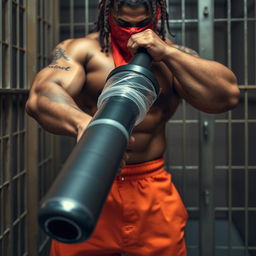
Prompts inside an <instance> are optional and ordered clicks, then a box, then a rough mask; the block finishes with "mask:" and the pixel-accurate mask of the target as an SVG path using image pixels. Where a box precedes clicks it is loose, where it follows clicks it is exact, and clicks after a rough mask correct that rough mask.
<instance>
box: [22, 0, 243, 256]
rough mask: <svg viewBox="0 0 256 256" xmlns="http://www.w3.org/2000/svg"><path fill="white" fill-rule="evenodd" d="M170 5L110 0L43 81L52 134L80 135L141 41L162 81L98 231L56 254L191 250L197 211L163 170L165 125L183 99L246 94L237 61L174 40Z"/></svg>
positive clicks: (35, 97)
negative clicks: (191, 215)
mask: <svg viewBox="0 0 256 256" xmlns="http://www.w3.org/2000/svg"><path fill="white" fill-rule="evenodd" d="M166 9H167V8H166V2H165V0H102V2H101V3H100V12H99V19H98V32H97V33H92V34H89V35H87V36H86V37H85V38H79V39H70V40H66V41H64V42H62V43H60V44H59V45H57V47H56V48H55V51H54V58H53V62H52V63H51V64H50V65H49V66H48V67H46V68H44V69H43V70H42V71H40V72H39V73H38V75H37V76H36V78H35V81H34V83H33V85H32V88H31V92H30V97H29V100H28V102H27V105H26V109H27V112H28V113H29V114H30V115H31V116H33V117H34V118H35V119H36V120H37V121H38V122H39V123H40V124H41V125H42V126H43V127H44V128H45V129H46V130H48V131H50V132H52V133H55V134H62V135H69V136H73V137H76V138H77V140H79V138H80V137H81V135H82V134H83V132H84V130H85V128H86V127H87V125H88V123H89V122H90V120H91V118H92V116H93V115H94V113H95V112H96V108H97V107H96V103H97V99H98V96H99V95H100V93H101V91H102V89H103V87H104V84H105V80H106V77H107V75H108V74H109V72H110V71H111V70H112V69H114V68H115V66H119V65H122V64H125V63H127V62H128V61H129V60H130V58H131V56H132V55H133V54H134V53H135V52H136V50H137V49H138V47H145V48H146V49H147V51H148V53H149V54H150V55H151V56H152V58H153V65H152V68H151V70H152V72H153V73H154V74H155V76H156V78H157V80H158V82H159V84H160V87H161V94H160V96H159V98H158V99H157V101H156V102H155V104H154V105H153V106H152V107H151V109H150V111H149V112H148V114H147V115H146V117H145V119H144V121H143V122H142V123H140V124H139V125H138V126H136V127H135V128H134V130H133V133H132V137H133V138H135V140H134V141H133V143H131V145H129V147H128V149H127V156H128V157H127V159H126V163H127V165H126V166H125V167H124V168H123V169H122V171H121V174H120V175H119V176H117V178H116V180H115V182H114V184H113V186H112V189H111V192H110V194H109V196H108V199H107V202H106V204H105V206H104V209H103V212H102V214H101V216H100V219H99V222H98V224H97V226H96V229H95V232H94V233H93V235H92V237H91V238H90V239H88V240H87V241H85V242H83V243H81V244H75V245H68V244H62V243H59V242H56V241H53V243H52V249H51V255H52V256H57V255H58V256H63V255H67V256H75V255H76V256H82V255H83V256H85V255H88V256H90V255H120V254H121V253H126V255H129V256H159V255H161V256H162V255H163V256H179V255H180V256H181V255H182V256H184V255H186V248H185V243H184V231H183V229H184V226H185V223H186V219H187V213H186V210H185V208H184V206H183V204H182V202H181V200H180V197H179V195H178V193H177V191H176V189H175V187H174V185H173V184H172V182H171V175H170V174H168V173H167V172H166V171H165V170H164V169H163V165H164V161H163V158H162V157H163V154H164V151H165V146H166V143H165V125H166V122H167V121H168V120H169V119H170V118H171V117H172V115H173V114H174V112H175V110H176V109H177V107H178V104H179V102H180V101H181V99H185V100H186V101H187V102H188V103H190V104H191V105H192V106H193V107H195V108H197V109H199V110H201V111H204V112H207V113H221V112H224V111H227V110H229V109H231V108H233V107H234V106H235V105H236V104H237V103H238V96H239V90H238V87H237V84H236V83H237V81H236V77H235V75H234V74H233V73H232V72H231V71H230V70H229V69H228V68H227V67H225V66H223V65H222V64H220V63H217V62H215V61H211V60H206V59H202V58H200V57H198V56H197V55H196V54H195V53H194V52H193V51H191V50H189V49H187V48H184V47H179V46H177V45H175V44H173V43H172V42H171V41H170V40H168V39H166V27H167V28H168V30H169V24H168V14H167V12H166ZM159 20H161V26H160V27H159V26H158V21H159ZM113 143H114V142H113ZM103 161H104V160H103ZM99 178H100V177H99Z"/></svg>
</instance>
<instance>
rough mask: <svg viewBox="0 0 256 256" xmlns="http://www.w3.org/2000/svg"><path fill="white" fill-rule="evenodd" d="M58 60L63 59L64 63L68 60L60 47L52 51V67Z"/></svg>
mask: <svg viewBox="0 0 256 256" xmlns="http://www.w3.org/2000/svg"><path fill="white" fill-rule="evenodd" d="M59 59H64V60H66V61H69V58H68V57H67V56H66V55H65V50H63V49H62V48H60V47H57V48H56V49H55V51H54V54H53V60H52V63H51V64H52V65H54V64H57V61H58V60H59Z"/></svg>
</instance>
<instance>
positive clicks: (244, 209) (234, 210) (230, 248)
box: [214, 0, 256, 255]
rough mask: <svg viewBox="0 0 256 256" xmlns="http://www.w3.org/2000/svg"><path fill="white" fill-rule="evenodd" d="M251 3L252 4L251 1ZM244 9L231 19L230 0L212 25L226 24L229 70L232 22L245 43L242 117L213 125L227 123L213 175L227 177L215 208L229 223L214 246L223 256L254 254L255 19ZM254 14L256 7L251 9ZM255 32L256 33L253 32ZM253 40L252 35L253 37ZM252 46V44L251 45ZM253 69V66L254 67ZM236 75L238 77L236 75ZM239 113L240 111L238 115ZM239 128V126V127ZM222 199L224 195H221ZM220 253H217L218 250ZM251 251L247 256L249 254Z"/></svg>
mask: <svg viewBox="0 0 256 256" xmlns="http://www.w3.org/2000/svg"><path fill="white" fill-rule="evenodd" d="M251 2H252V1H251ZM242 3H243V8H242V14H243V15H242V16H243V17H239V18H237V17H233V15H232V12H231V9H232V5H235V3H234V2H232V1H231V0H227V17H226V18H221V19H219V18H218V19H217V18H216V19H215V20H214V22H215V24H216V23H218V22H223V21H224V22H225V23H226V26H227V49H228V51H227V65H228V66H229V67H230V68H232V66H233V65H234V61H233V56H234V54H235V49H232V45H233V44H232V38H231V37H232V33H233V31H232V29H231V28H232V24H235V22H241V23H242V24H243V33H242V34H241V33H240V34H241V37H242V38H243V42H244V46H243V47H242V48H241V50H242V52H243V55H242V58H243V61H242V62H243V64H242V65H241V69H243V73H244V76H243V78H242V79H240V81H241V83H243V85H242V84H240V85H239V88H240V90H241V92H242V97H241V100H242V101H241V102H240V105H243V106H244V107H243V109H241V111H243V118H242V115H241V116H239V117H237V116H236V115H237V113H236V112H235V111H229V112H228V115H227V118H226V119H222V118H219V116H216V119H215V124H216V125H218V124H227V137H228V147H227V152H228V159H227V165H216V166H215V170H216V172H220V171H225V172H227V174H228V176H227V182H228V183H227V194H228V198H227V199H228V200H227V205H226V207H220V206H218V205H216V206H215V212H216V214H217V213H218V212H227V214H228V215H227V216H228V218H227V220H228V230H227V243H226V245H225V246H224V245H220V244H217V245H216V246H215V250H216V253H217V252H220V251H221V250H222V253H227V255H234V253H236V254H237V253H240V255H251V254H250V253H255V252H256V251H255V242H254V244H253V246H252V243H251V245H250V244H249V242H250V241H249V227H250V222H249V213H252V212H254V216H255V218H256V212H255V210H256V208H255V207H249V205H248V202H249V197H248V193H249V171H255V169H256V168H255V167H256V166H255V165H252V164H250V163H249V159H248V156H249V153H250V152H249V141H250V135H249V132H248V129H249V125H250V124H255V121H256V117H253V116H251V117H250V118H249V116H248V112H249V110H250V108H252V107H253V106H252V105H251V106H250V105H249V102H250V101H252V100H254V99H253V98H252V96H249V93H251V92H254V91H255V89H256V85H255V84H251V85H250V84H248V82H249V79H248V74H249V68H248V67H249V66H248V56H249V53H248V51H249V49H248V36H249V31H248V22H249V21H250V22H253V23H255V22H256V19H255V17H256V15H254V18H252V17H251V18H248V15H247V14H248V9H247V7H248V0H244V1H243V2H242ZM254 5H255V3H254ZM233 8H235V7H233ZM254 11H255V8H254ZM236 24H238V23H236ZM254 33H255V32H254ZM254 37H255V34H254ZM253 47H255V44H254V46H253ZM254 68H255V65H254ZM238 75H239V74H238ZM254 83H256V79H254ZM241 111H240V112H241ZM236 124H237V125H239V124H241V125H242V126H243V129H242V130H241V135H242V137H243V144H244V145H243V148H244V151H243V153H242V152H241V153H242V155H243V164H242V162H241V163H240V165H238V164H234V160H235V157H236V156H235V154H234V153H235V151H234V147H235V146H236V145H235V144H234V143H233V142H234V136H235V134H237V131H236V132H235V131H234V128H235V126H234V125H236ZM241 128H242V127H241ZM254 150H255V146H254ZM241 170H243V171H242V172H243V176H244V178H243V180H241V183H240V184H234V178H235V175H236V173H237V172H238V171H240V172H241ZM240 185H241V186H242V188H243V189H244V192H243V197H244V199H243V201H244V205H243V206H241V207H236V206H234V202H235V200H236V197H235V195H234V191H233V189H234V186H237V189H239V186H240ZM223 196H225V195H223ZM236 216H241V217H240V222H241V223H242V224H240V225H242V227H243V229H244V234H243V235H241V236H242V240H243V244H241V245H240V246H238V245H235V244H234V237H235V235H234V223H235V224H236V225H237V222H238V221H237V218H238V217H236ZM217 250H220V251H217ZM249 251H250V253H249Z"/></svg>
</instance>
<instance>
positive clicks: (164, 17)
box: [97, 0, 173, 53]
mask: <svg viewBox="0 0 256 256" xmlns="http://www.w3.org/2000/svg"><path fill="white" fill-rule="evenodd" d="M115 1H116V3H117V8H118V9H120V8H121V7H122V6H128V7H131V8H137V7H139V6H142V5H144V6H145V8H146V9H147V10H152V14H153V17H154V20H153V21H154V23H155V20H156V13H157V7H158V6H159V7H160V10H161V26H160V28H156V27H155V28H154V29H155V30H156V32H157V33H158V34H159V35H160V36H161V38H162V39H163V40H165V38H166V32H167V31H166V26H167V30H168V33H170V34H171V35H173V34H172V32H171V30H170V26H169V15H168V12H167V4H166V0H101V2H100V3H99V16H98V21H97V31H99V41H100V45H101V49H102V52H105V53H107V52H108V51H109V34H110V27H109V24H108V18H109V13H110V10H111V8H112V7H114V2H115ZM165 24H166V26H165Z"/></svg>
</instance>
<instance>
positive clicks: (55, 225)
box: [45, 217, 81, 240]
mask: <svg viewBox="0 0 256 256" xmlns="http://www.w3.org/2000/svg"><path fill="white" fill-rule="evenodd" d="M45 225H46V230H47V231H48V233H50V234H52V235H53V236H54V237H56V238H58V239H59V240H78V239H79V238H80V237H81V231H80V229H79V227H78V225H77V224H76V223H74V222H73V221H70V220H68V219H66V218H63V217H59V218H58V217H55V218H51V219H49V220H48V221H47V223H46V224H45Z"/></svg>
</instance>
